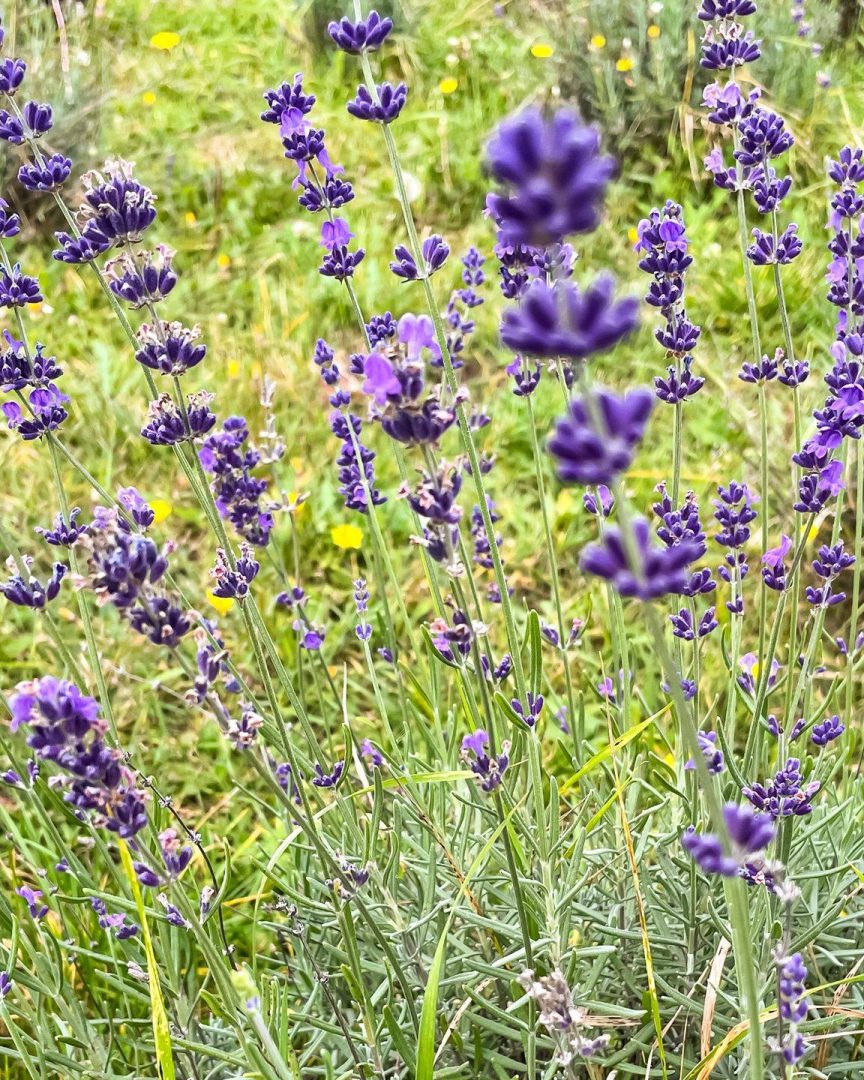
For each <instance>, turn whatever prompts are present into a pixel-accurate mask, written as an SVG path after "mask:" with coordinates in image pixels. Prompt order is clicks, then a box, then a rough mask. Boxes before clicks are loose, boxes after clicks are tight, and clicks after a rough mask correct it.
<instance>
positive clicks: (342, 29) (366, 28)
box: [327, 11, 393, 55]
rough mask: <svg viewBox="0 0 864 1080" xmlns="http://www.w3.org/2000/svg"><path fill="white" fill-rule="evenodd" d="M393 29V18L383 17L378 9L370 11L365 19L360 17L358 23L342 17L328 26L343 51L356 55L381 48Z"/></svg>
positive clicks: (332, 36) (334, 40)
mask: <svg viewBox="0 0 864 1080" xmlns="http://www.w3.org/2000/svg"><path fill="white" fill-rule="evenodd" d="M392 29H393V20H392V19H389V18H386V17H385V18H383V19H382V17H381V16H380V15H379V14H378V12H377V11H370V12H369V14H368V15H367V16H366V18H365V19H360V20H359V21H358V22H356V23H352V22H351V20H350V19H346V18H342V19H340V20H339V22H335V21H334V22H331V23H330V24H329V26H328V27H327V33H328V34H329V35H330V37H331V38H332V39H333V42H334V43H335V44H336V45H337V46H338V47H339V48H340V49H342V51H343V52H347V53H353V54H355V55H356V54H359V53H362V52H367V53H368V52H375V51H376V50H377V49H380V48H381V46H382V45H383V44H384V42H385V41H386V40H387V38H388V37H389V35H390V31H391V30H392Z"/></svg>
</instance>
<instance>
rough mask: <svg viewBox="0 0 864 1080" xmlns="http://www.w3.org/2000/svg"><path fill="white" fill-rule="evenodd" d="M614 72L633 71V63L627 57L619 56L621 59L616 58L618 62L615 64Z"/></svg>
mask: <svg viewBox="0 0 864 1080" xmlns="http://www.w3.org/2000/svg"><path fill="white" fill-rule="evenodd" d="M615 70H616V71H632V70H633V61H632V60H631V59H630V57H629V56H621V57H619V58H618V60H617V61H616V63H615Z"/></svg>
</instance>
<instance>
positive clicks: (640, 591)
mask: <svg viewBox="0 0 864 1080" xmlns="http://www.w3.org/2000/svg"><path fill="white" fill-rule="evenodd" d="M631 542H632V543H631ZM631 546H632V548H633V552H632V558H633V562H632V563H631V552H630V548H631ZM700 553H701V545H699V544H697V543H696V542H695V541H693V540H682V541H681V542H680V543H678V544H676V545H675V546H674V547H671V548H668V547H658V546H656V545H655V544H652V542H651V530H650V528H649V526H648V522H647V521H646V520H645V519H644V518H636V520H635V521H634V522H633V529H632V536H630V537H625V536H624V535H623V534H622V532H621V530H620V529H618V528H615V527H614V526H613V527H612V528H609V529H607V530H606V531H605V533H604V534H603V538H602V540H601V541H600V542H599V543H596V544H589V545H588V547H586V548H585V550H584V552H583V553H582V560H581V562H582V569H583V570H584V571H585V572H586V573H588V574H594V575H595V576H596V577H601V578H604V579H605V580H606V581H609V582H611V583H612V585H613V587H614V588H615V589H617V591H618V592H619V593H620V594H621V595H622V596H634V597H638V598H639V599H641V600H654V599H656V598H658V597H660V596H667V595H668V594H669V593H673V594H680V593H682V592H683V591H684V589H685V588H686V587H687V583H688V580H689V574H688V566H689V565H690V563H692V562H694V561H695V560H696V559H698V558H699V557H700Z"/></svg>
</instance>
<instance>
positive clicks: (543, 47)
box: [531, 41, 555, 60]
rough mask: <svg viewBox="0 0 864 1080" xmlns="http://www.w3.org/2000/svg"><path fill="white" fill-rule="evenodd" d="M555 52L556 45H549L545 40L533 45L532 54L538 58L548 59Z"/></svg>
mask: <svg viewBox="0 0 864 1080" xmlns="http://www.w3.org/2000/svg"><path fill="white" fill-rule="evenodd" d="M554 52H555V48H554V46H552V45H547V44H546V42H544V41H538V42H537V44H536V45H532V46H531V55H532V56H534V57H536V58H537V59H538V60H548V59H549V57H550V56H551V55H552V54H553V53H554Z"/></svg>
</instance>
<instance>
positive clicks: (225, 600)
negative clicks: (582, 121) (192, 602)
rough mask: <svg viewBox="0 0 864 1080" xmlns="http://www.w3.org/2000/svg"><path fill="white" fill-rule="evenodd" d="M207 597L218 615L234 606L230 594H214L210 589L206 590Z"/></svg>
mask: <svg viewBox="0 0 864 1080" xmlns="http://www.w3.org/2000/svg"><path fill="white" fill-rule="evenodd" d="M207 599H208V600H209V601H210V603H211V605H212V606H213V607H214V608H215V609H216V611H217V612H218V613H219V614H220V615H224V614H225V613H226V612H228V611H230V610H231V608H232V607H234V601H233V600H232V599H231V597H230V596H216V594H215V593H214V592H213V590H212V589H208V590H207Z"/></svg>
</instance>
